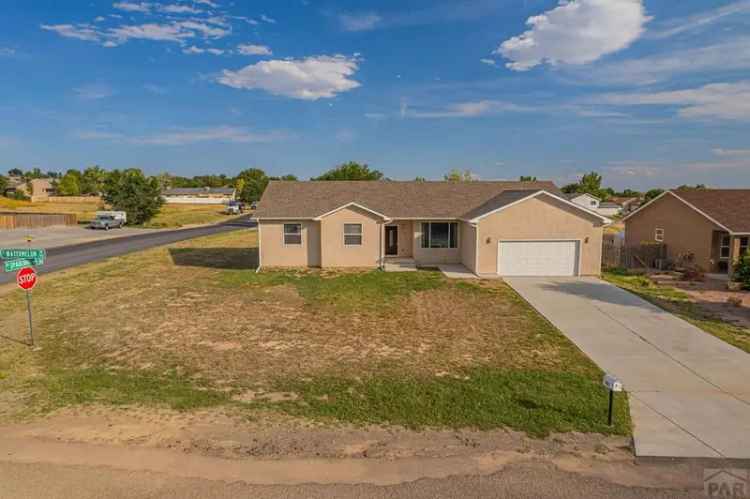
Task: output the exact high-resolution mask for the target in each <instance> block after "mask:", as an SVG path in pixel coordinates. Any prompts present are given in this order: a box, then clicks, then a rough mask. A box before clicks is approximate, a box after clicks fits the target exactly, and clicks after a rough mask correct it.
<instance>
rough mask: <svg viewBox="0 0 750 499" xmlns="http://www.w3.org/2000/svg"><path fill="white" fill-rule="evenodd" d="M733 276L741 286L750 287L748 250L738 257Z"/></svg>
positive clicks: (749, 254) (749, 256)
mask: <svg viewBox="0 0 750 499" xmlns="http://www.w3.org/2000/svg"><path fill="white" fill-rule="evenodd" d="M733 278H734V280H735V281H737V282H739V283H742V287H743V288H745V289H750V252H747V253H745V254H744V255H743V256H742V257H740V261H739V262H737V264H736V265H735V266H734V274H733Z"/></svg>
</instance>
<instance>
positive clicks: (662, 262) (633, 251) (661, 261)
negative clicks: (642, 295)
mask: <svg viewBox="0 0 750 499" xmlns="http://www.w3.org/2000/svg"><path fill="white" fill-rule="evenodd" d="M667 266H669V262H668V258H667V245H666V244H656V243H648V244H641V245H639V246H635V247H627V246H625V245H624V241H623V240H622V239H621V238H619V237H617V236H616V235H614V234H604V238H603V241H602V268H604V269H612V268H618V267H624V268H628V269H634V268H651V269H662V270H663V269H665V268H666V267H667Z"/></svg>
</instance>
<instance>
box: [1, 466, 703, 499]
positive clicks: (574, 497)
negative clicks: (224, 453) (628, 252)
mask: <svg viewBox="0 0 750 499" xmlns="http://www.w3.org/2000/svg"><path fill="white" fill-rule="evenodd" d="M0 497H2V498H6V497H7V498H11V497H13V498H28V499H33V498H45V499H55V498H60V499H62V498H66V499H67V498H70V497H75V498H76V499H89V498H90V499H99V498H101V497H107V498H110V499H117V498H121V499H140V498H156V497H159V498H162V499H168V498H175V499H178V498H179V499H195V498H203V497H206V498H208V497H210V498H214V499H221V498H226V499H229V498H232V499H239V498H253V499H281V498H284V499H296V498H299V499H308V498H331V499H335V498H342V499H349V498H365V497H367V498H383V499H386V498H388V499H400V498H403V499H421V498H424V499H433V498H436V497H440V498H453V497H455V498H459V499H473V498H480V497H492V498H494V497H502V498H519V499H525V498H528V499H538V498H545V497H554V498H567V499H581V498H586V499H596V498H622V499H626V498H627V499H660V498H663V499H666V498H686V499H688V498H689V499H693V498H695V499H698V498H702V497H705V495H704V494H703V490H702V489H700V488H697V487H696V488H691V489H689V490H685V489H681V488H663V489H652V488H645V487H626V486H623V485H617V484H614V483H611V482H608V481H605V480H602V479H598V478H589V477H585V476H582V475H578V474H572V473H567V472H563V471H560V470H557V469H555V468H554V467H551V466H547V465H543V464H537V465H533V464H532V465H512V466H508V467H507V468H505V469H504V470H503V471H501V472H499V473H495V474H493V475H489V476H472V475H457V476H452V477H448V478H442V479H422V480H417V481H414V482H405V483H401V484H397V485H389V486H376V485H369V484H359V485H345V484H332V485H315V484H307V485H293V486H289V485H250V484H247V483H244V482H238V481H235V482H231V483H230V482H223V481H212V480H205V479H197V478H180V477H174V476H171V475H167V474H163V473H152V472H145V471H124V470H117V469H112V468H108V467H100V466H96V467H89V466H60V465H52V464H44V463H0Z"/></svg>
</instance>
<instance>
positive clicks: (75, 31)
mask: <svg viewBox="0 0 750 499" xmlns="http://www.w3.org/2000/svg"><path fill="white" fill-rule="evenodd" d="M42 29H43V30H46V31H54V32H55V33H57V34H58V35H60V36H64V37H65V38H75V39H77V40H85V41H88V42H98V41H99V40H100V38H101V35H100V33H99V32H98V31H97V30H96V29H94V28H92V27H90V26H89V25H87V24H78V25H73V24H42Z"/></svg>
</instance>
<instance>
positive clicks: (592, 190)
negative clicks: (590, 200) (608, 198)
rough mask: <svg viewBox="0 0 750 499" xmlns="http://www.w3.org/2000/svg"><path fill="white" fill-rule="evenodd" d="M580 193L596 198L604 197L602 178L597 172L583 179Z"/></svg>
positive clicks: (588, 174)
mask: <svg viewBox="0 0 750 499" xmlns="http://www.w3.org/2000/svg"><path fill="white" fill-rule="evenodd" d="M578 183H579V185H580V190H579V192H585V193H588V194H591V195H592V196H596V197H603V196H602V176H601V175H599V174H598V173H596V172H589V173H587V174H585V175H584V176H583V177H581V181H580V182H578Z"/></svg>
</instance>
